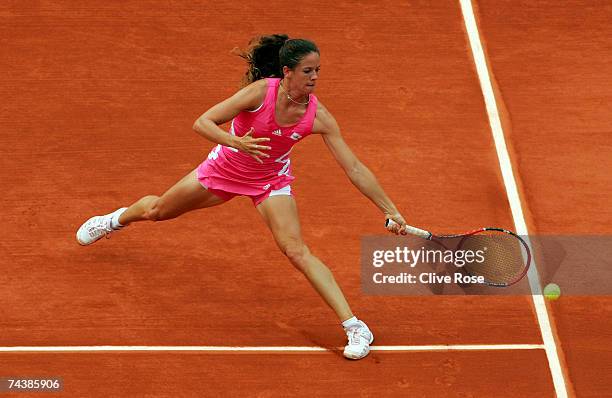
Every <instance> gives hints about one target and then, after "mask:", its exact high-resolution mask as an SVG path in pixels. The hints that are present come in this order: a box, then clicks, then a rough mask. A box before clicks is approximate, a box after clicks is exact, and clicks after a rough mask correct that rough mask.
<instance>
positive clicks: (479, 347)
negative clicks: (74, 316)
mask: <svg viewBox="0 0 612 398" xmlns="http://www.w3.org/2000/svg"><path fill="white" fill-rule="evenodd" d="M343 348H344V347H338V348H337V349H338V350H342V349H343ZM542 349H544V345H543V344H464V345H462V344H455V345H380V346H372V347H370V350H371V351H490V350H542ZM113 351H200V352H270V351H272V352H281V353H282V352H325V351H330V349H328V348H323V347H300V346H286V347H280V346H267V347H266V346H251V347H240V346H238V347H230V346H135V345H125V346H118V345H100V346H19V347H0V353H3V352H4V353H15V352H113Z"/></svg>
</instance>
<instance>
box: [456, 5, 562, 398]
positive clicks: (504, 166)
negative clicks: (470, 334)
mask: <svg viewBox="0 0 612 398" xmlns="http://www.w3.org/2000/svg"><path fill="white" fill-rule="evenodd" d="M459 2H460V4H461V11H462V13H463V20H464V22H465V28H466V30H467V33H468V37H469V40H470V47H471V49H472V55H473V56H474V63H475V64H476V71H477V72H478V78H479V80H480V87H481V89H482V94H483V96H484V100H485V104H486V108H487V114H488V116H489V123H490V125H491V131H492V133H493V139H494V141H495V149H496V150H497V157H498V159H499V164H500V167H501V172H502V177H503V179H504V185H505V186H506V194H507V196H508V201H509V202H510V209H511V211H512V218H513V219H514V225H515V227H516V232H517V233H518V234H519V235H523V236H525V237H526V236H527V235H528V234H529V231H528V230H527V223H526V222H525V216H524V215H523V208H522V206H521V200H520V197H519V194H518V189H517V187H516V180H515V179H514V174H513V172H512V163H511V162H510V154H509V153H508V148H507V147H506V141H505V138H504V131H503V128H502V124H501V119H500V117H499V110H498V108H497V102H496V100H495V95H494V93H493V86H492V84H491V78H490V76H489V71H488V69H487V62H486V59H485V54H484V51H483V49H482V45H481V43H480V36H479V34H478V25H477V24H476V19H475V17H474V11H473V9H472V2H471V0H459ZM526 241H527V243H528V244H529V246H531V242H530V241H529V239H526ZM527 277H528V279H529V286H530V287H531V292H532V299H533V304H534V306H535V310H536V315H537V319H538V323H539V325H540V331H541V333H542V339H543V341H544V347H545V350H546V356H547V358H548V364H549V366H550V371H551V374H552V378H553V384H554V387H555V392H556V394H557V397H560V398H565V397H567V388H566V385H565V378H564V376H563V371H562V369H561V361H560V359H559V354H558V352H557V346H556V344H555V338H554V335H553V332H552V328H551V325H550V320H549V318H548V312H547V310H546V304H545V303H544V297H543V296H542V295H541V293H542V290H541V285H540V278H539V277H538V273H537V266H536V263H535V260H533V259H532V266H531V267H530V269H529V272H528V273H527Z"/></svg>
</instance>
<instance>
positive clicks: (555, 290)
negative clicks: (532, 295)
mask: <svg viewBox="0 0 612 398" xmlns="http://www.w3.org/2000/svg"><path fill="white" fill-rule="evenodd" d="M559 296H561V288H559V285H557V284H556V283H549V284H548V285H546V287H544V297H546V298H547V299H549V300H556V299H558V298H559Z"/></svg>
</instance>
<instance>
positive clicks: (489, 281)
mask: <svg viewBox="0 0 612 398" xmlns="http://www.w3.org/2000/svg"><path fill="white" fill-rule="evenodd" d="M393 225H397V223H396V222H395V221H393V220H391V219H387V221H386V222H385V226H386V227H387V229H389V227H391V226H393ZM405 230H406V232H407V233H409V234H411V235H415V236H418V237H420V238H423V239H426V240H430V241H433V242H436V243H437V244H439V245H440V246H442V247H443V248H445V249H447V250H454V251H456V250H472V251H477V250H485V251H486V256H484V261H482V262H476V261H473V262H466V263H465V265H463V266H462V267H461V268H462V269H463V271H464V272H466V273H467V274H468V275H470V276H476V277H480V276H481V277H483V279H484V284H486V285H489V286H495V287H508V286H512V285H514V284H515V283H517V282H519V281H520V280H521V279H523V277H524V276H525V275H526V274H527V271H528V270H529V266H530V264H531V251H530V250H529V246H528V245H527V242H525V240H524V239H523V238H521V237H520V236H518V235H517V234H516V233H514V232H512V231H508V230H506V229H503V228H480V229H476V230H473V231H469V232H465V233H462V234H453V235H434V234H432V233H431V232H429V231H425V230H423V229H420V228H416V227H413V226H410V225H406V227H405Z"/></svg>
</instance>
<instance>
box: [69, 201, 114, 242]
mask: <svg viewBox="0 0 612 398" xmlns="http://www.w3.org/2000/svg"><path fill="white" fill-rule="evenodd" d="M125 209H126V208H125V207H122V208H121V209H117V210H115V211H114V212H112V213H110V214H107V215H104V216H93V217H92V218H90V219H89V220H87V221H85V222H84V223H83V225H81V227H80V228H79V229H78V230H77V233H76V239H77V241H78V242H79V244H80V245H82V246H87V245H91V244H92V243H94V242H96V241H97V240H99V239H101V238H102V237H106V238H107V239H108V238H110V235H111V234H112V233H113V232H114V231H118V230H119V229H121V228H113V227H112V224H111V222H112V219H113V216H114V215H115V213H118V212H123V211H125Z"/></svg>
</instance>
